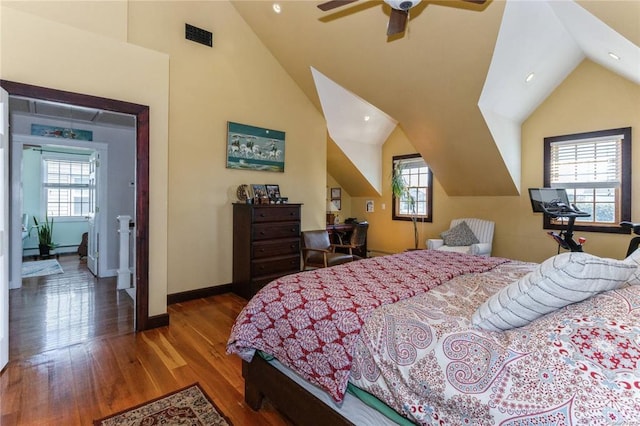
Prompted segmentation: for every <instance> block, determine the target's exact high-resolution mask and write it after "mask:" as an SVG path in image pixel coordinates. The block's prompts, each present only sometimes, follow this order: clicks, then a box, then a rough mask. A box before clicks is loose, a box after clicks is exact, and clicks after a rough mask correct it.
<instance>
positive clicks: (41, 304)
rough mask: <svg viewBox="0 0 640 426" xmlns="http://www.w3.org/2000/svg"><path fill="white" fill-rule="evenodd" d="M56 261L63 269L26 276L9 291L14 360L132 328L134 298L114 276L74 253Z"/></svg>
mask: <svg viewBox="0 0 640 426" xmlns="http://www.w3.org/2000/svg"><path fill="white" fill-rule="evenodd" d="M58 261H59V262H60V265H61V266H62V270H63V271H64V273H62V274H56V275H48V276H44V277H33V278H24V279H23V280H22V288H19V289H13V290H10V291H9V359H10V360H16V359H19V358H26V357H29V356H32V355H35V354H38V353H42V352H45V351H48V350H51V349H58V348H62V347H66V346H69V345H73V344H76V343H80V342H85V341H87V340H90V339H93V338H95V337H105V336H114V335H120V334H125V333H130V332H132V331H133V312H134V304H133V301H132V300H131V298H129V296H127V294H126V293H125V292H124V290H121V291H117V290H116V277H110V278H100V279H98V278H96V277H94V276H93V275H92V274H91V272H89V270H88V269H87V263H86V260H85V259H82V260H81V259H79V258H78V256H77V255H76V254H67V255H61V256H60V258H59V259H58Z"/></svg>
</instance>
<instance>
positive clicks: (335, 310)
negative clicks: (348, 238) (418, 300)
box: [227, 250, 508, 401]
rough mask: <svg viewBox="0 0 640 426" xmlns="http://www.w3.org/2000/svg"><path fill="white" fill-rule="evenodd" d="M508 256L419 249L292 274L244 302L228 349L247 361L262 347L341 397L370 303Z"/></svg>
mask: <svg viewBox="0 0 640 426" xmlns="http://www.w3.org/2000/svg"><path fill="white" fill-rule="evenodd" d="M507 261H508V260H507V259H501V258H487V257H479V256H470V255H465V254H460V253H451V252H440V251H434V250H429V251H427V250H419V251H410V252H406V253H400V254H396V255H391V256H383V257H375V258H370V259H363V260H360V261H358V262H351V263H347V264H344V265H339V266H335V267H332V268H325V269H318V270H314V271H307V272H302V273H299V274H294V275H289V276H286V277H283V278H281V279H279V280H276V281H274V282H272V283H270V284H269V285H267V286H266V287H264V288H263V289H262V290H261V291H260V292H258V293H257V294H256V295H255V296H254V297H253V298H252V299H251V300H250V301H249V303H248V304H247V306H246V307H245V308H244V309H243V311H242V312H241V313H240V315H239V316H238V318H237V319H236V322H235V324H234V326H233V329H232V331H231V336H230V337H229V341H228V343H227V353H236V354H238V355H239V356H241V357H242V358H243V359H245V360H246V361H250V360H251V358H252V357H253V355H254V353H255V350H261V351H264V352H266V353H268V354H270V355H273V356H275V357H276V358H277V359H278V360H279V361H280V362H281V363H283V364H284V365H286V366H288V367H289V368H291V369H293V370H294V371H296V372H297V373H298V374H299V375H300V376H302V377H304V378H305V379H306V380H308V381H310V382H311V383H314V384H316V385H318V386H320V387H321V388H323V389H325V390H326V391H327V392H328V393H329V394H330V395H331V396H332V397H333V398H334V399H335V400H336V401H342V399H343V398H344V393H345V390H346V387H347V381H348V380H349V373H350V370H351V365H352V361H353V349H354V344H355V342H356V339H357V337H358V335H359V334H360V330H361V328H362V325H363V323H364V321H365V320H366V319H367V317H368V316H369V315H370V314H371V312H372V311H373V310H374V309H375V308H377V307H379V306H383V305H388V304H391V303H395V302H397V301H400V300H405V299H408V298H410V297H413V296H415V295H419V294H422V293H425V292H427V291H429V290H430V289H433V288H435V287H437V286H439V285H440V284H442V283H444V282H446V281H448V280H450V279H452V278H454V277H457V276H460V275H463V274H470V273H478V272H484V271H488V270H490V269H492V268H494V267H496V266H497V265H499V264H502V263H504V262H507Z"/></svg>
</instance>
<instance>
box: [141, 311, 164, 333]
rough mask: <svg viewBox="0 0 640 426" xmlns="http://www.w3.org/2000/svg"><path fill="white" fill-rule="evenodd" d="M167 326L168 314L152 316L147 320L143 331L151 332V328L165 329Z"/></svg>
mask: <svg viewBox="0 0 640 426" xmlns="http://www.w3.org/2000/svg"><path fill="white" fill-rule="evenodd" d="M167 325H169V314H160V315H154V316H152V317H149V318H147V322H146V324H145V327H144V329H145V330H151V329H152V328H158V327H165V326H167Z"/></svg>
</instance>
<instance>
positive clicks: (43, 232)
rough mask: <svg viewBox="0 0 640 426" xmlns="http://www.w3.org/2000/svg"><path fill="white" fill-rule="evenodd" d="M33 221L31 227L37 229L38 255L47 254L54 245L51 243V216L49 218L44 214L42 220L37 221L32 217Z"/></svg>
mask: <svg viewBox="0 0 640 426" xmlns="http://www.w3.org/2000/svg"><path fill="white" fill-rule="evenodd" d="M33 222H34V223H35V226H34V227H33V228H36V229H37V230H38V248H39V249H40V256H42V257H45V256H49V255H50V253H51V249H54V248H55V247H56V245H55V244H54V243H53V218H51V220H49V218H48V217H47V216H45V218H44V222H42V223H38V219H36V218H35V217H34V218H33ZM33 228H31V229H33Z"/></svg>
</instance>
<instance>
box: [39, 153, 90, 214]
mask: <svg viewBox="0 0 640 426" xmlns="http://www.w3.org/2000/svg"><path fill="white" fill-rule="evenodd" d="M43 161H44V173H43V185H44V194H45V205H46V206H47V211H46V213H47V215H48V216H49V217H76V216H86V215H87V214H88V213H89V160H88V159H87V160H78V159H75V158H74V159H73V160H68V159H58V158H44V160H43Z"/></svg>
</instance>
